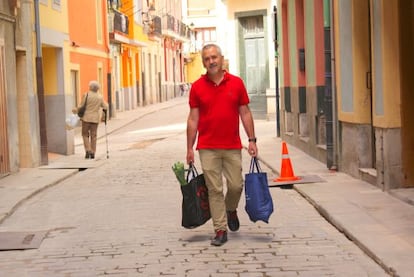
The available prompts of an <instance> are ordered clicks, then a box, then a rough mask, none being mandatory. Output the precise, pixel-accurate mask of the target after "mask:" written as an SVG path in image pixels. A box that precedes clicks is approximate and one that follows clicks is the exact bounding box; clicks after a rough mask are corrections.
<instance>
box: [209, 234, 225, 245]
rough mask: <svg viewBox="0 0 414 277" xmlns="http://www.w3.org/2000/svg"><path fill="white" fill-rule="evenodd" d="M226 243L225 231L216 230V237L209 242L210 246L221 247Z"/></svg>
mask: <svg viewBox="0 0 414 277" xmlns="http://www.w3.org/2000/svg"><path fill="white" fill-rule="evenodd" d="M226 241H227V231H223V230H218V231H217V232H216V236H215V237H214V239H213V240H212V241H211V245H214V246H222V245H223V244H225V243H226Z"/></svg>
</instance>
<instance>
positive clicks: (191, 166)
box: [186, 163, 198, 183]
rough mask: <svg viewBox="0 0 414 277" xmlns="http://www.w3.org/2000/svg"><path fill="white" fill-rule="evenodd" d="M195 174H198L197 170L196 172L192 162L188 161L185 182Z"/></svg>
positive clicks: (195, 175)
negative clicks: (188, 165)
mask: <svg viewBox="0 0 414 277" xmlns="http://www.w3.org/2000/svg"><path fill="white" fill-rule="evenodd" d="M197 176H198V172H197V169H196V167H195V165H194V164H193V163H190V167H189V168H188V171H187V178H186V181H187V183H188V182H190V180H192V179H193V178H195V177H197Z"/></svg>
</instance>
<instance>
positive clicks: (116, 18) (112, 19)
mask: <svg viewBox="0 0 414 277" xmlns="http://www.w3.org/2000/svg"><path fill="white" fill-rule="evenodd" d="M128 25H129V20H128V17H127V16H126V15H125V14H122V13H120V12H118V11H114V13H113V14H110V15H109V32H110V33H113V32H118V33H122V34H125V35H127V34H128Z"/></svg>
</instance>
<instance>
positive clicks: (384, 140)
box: [277, 0, 414, 190]
mask: <svg viewBox="0 0 414 277" xmlns="http://www.w3.org/2000/svg"><path fill="white" fill-rule="evenodd" d="M412 13H413V3H411V1H405V0H399V1H386V0H364V1H361V0H351V1H348V0H315V1H312V2H311V1H303V0H299V1H290V0H279V1H278V5H277V16H278V17H277V23H278V26H279V27H278V34H279V36H278V37H279V41H278V42H279V53H280V63H279V69H280V70H279V72H280V74H279V81H280V92H281V96H282V97H281V114H280V115H281V125H282V134H281V136H282V138H283V139H284V140H286V141H287V142H289V143H291V144H293V145H295V146H297V147H298V148H300V149H302V150H303V151H305V152H306V153H308V154H310V155H311V156H313V157H315V158H317V159H318V160H320V161H322V162H325V163H326V164H327V167H328V168H331V169H337V170H340V171H343V172H346V173H348V174H350V175H352V176H354V177H358V178H361V179H364V180H366V181H369V182H371V183H372V184H375V185H376V186H378V187H380V188H381V189H383V190H390V189H394V188H402V187H412V186H414V180H413V176H412V175H413V174H412V172H413V168H414V160H413V158H412V156H413V155H412V152H413V144H412V141H413V140H412V137H413V130H412V126H413V125H412V124H409V118H410V114H411V113H412V111H411V110H412V109H410V108H409V106H410V105H411V103H412V101H413V97H412V96H411V94H410V91H412V89H413V82H412V81H411V78H410V77H408V76H409V75H410V72H411V70H410V69H409V62H410V61H412V56H413V55H412V53H411V51H410V50H409V49H412V46H413V29H412V28H413V18H414V17H413V14H412Z"/></svg>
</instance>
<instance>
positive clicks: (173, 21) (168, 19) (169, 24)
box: [162, 14, 191, 41]
mask: <svg viewBox="0 0 414 277" xmlns="http://www.w3.org/2000/svg"><path fill="white" fill-rule="evenodd" d="M162 23H163V24H162V27H163V29H162V34H163V35H165V36H170V37H173V38H175V39H178V40H181V41H185V40H189V39H190V33H191V29H190V28H189V27H188V26H187V25H185V24H184V23H183V22H182V21H180V20H178V19H177V18H175V17H174V16H172V15H170V14H167V15H166V16H165V17H164V18H163V22H162Z"/></svg>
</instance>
